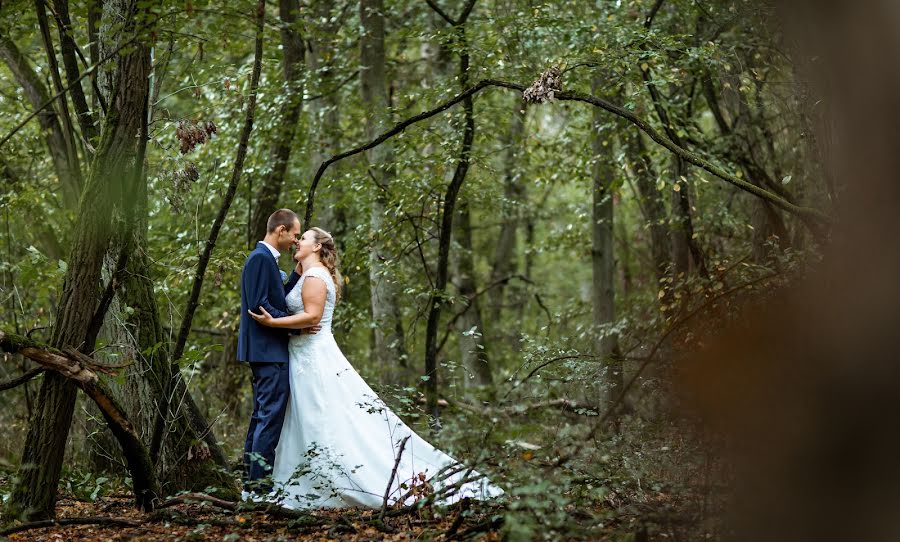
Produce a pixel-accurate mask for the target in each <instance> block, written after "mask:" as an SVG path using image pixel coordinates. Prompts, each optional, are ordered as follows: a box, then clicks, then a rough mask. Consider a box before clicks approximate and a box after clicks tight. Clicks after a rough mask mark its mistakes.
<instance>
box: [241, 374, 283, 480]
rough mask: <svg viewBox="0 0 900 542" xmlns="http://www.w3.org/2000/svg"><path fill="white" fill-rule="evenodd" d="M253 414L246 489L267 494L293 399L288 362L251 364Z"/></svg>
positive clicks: (246, 445)
mask: <svg viewBox="0 0 900 542" xmlns="http://www.w3.org/2000/svg"><path fill="white" fill-rule="evenodd" d="M250 369H251V370H252V371H253V415H252V416H251V418H250V428H249V429H248V430H247V440H246V441H245V442H244V489H245V490H246V491H256V492H259V493H266V492H268V491H269V490H271V489H272V483H271V475H272V468H273V466H274V465H275V447H276V446H278V440H279V438H281V427H282V425H283V424H284V413H285V411H286V410H287V403H288V398H289V396H290V393H291V391H290V378H289V374H290V372H289V371H290V365H289V364H288V363H251V364H250Z"/></svg>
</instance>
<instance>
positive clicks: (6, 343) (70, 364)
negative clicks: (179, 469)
mask: <svg viewBox="0 0 900 542" xmlns="http://www.w3.org/2000/svg"><path fill="white" fill-rule="evenodd" d="M0 350H3V351H6V352H9V353H20V354H22V355H23V356H25V357H27V358H30V359H31V360H33V361H35V362H37V363H39V364H40V365H42V366H43V367H44V368H45V369H52V370H54V371H56V372H58V373H60V374H62V375H63V376H65V377H66V378H69V379H71V380H74V381H75V383H76V384H78V386H79V387H80V388H81V389H82V390H84V392H85V393H86V394H87V395H88V396H89V397H90V398H91V399H93V401H94V402H95V403H96V404H97V406H98V407H99V408H100V412H101V413H102V414H103V418H104V419H105V420H106V423H107V426H108V427H109V429H110V430H111V431H112V433H113V435H114V436H115V437H116V440H118V442H119V445H120V446H121V447H122V454H123V455H124V456H125V460H126V462H127V464H128V470H129V473H130V474H131V478H132V480H133V487H134V495H135V501H136V504H137V506H138V507H139V508H141V509H142V510H144V511H147V512H149V511H151V510H153V507H154V506H155V504H156V500H157V498H158V495H159V493H160V491H159V483H158V481H157V479H156V472H155V470H154V469H153V464H152V462H151V461H150V454H149V453H148V451H147V448H146V447H145V446H144V444H143V442H142V441H141V438H140V436H139V435H138V434H137V432H136V431H135V429H134V426H133V425H132V424H131V422H130V421H129V419H128V416H127V415H126V414H125V410H124V409H123V408H122V407H121V406H120V405H119V404H118V402H116V400H115V398H114V396H113V394H112V393H111V392H110V391H109V390H108V389H107V388H106V385H105V384H104V383H103V382H102V381H101V380H100V377H99V376H98V375H97V373H95V372H94V371H93V370H91V369H90V368H89V367H86V366H85V365H86V364H85V363H82V361H81V359H80V357H79V358H75V357H72V356H68V355H65V354H64V353H63V352H60V351H59V350H56V349H55V348H52V347H50V346H47V345H45V344H42V343H38V342H36V341H33V340H31V339H29V338H28V337H23V336H21V335H16V334H13V333H6V332H4V331H0ZM93 364H95V365H98V366H102V365H101V364H99V363H96V362H94V363H93Z"/></svg>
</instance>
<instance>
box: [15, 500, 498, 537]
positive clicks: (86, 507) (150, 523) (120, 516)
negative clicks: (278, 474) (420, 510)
mask: <svg viewBox="0 0 900 542" xmlns="http://www.w3.org/2000/svg"><path fill="white" fill-rule="evenodd" d="M56 511H57V520H59V521H64V520H65V519H67V518H104V519H105V520H106V521H108V522H109V523H107V524H86V525H54V526H50V527H42V528H35V529H29V530H26V531H22V532H18V533H12V534H9V535H8V540H10V541H11V542H24V541H29V542H31V541H35V542H53V541H62V540H64V541H67V542H78V541H91V542H93V541H103V542H106V541H131V540H134V541H138V540H140V541H145V540H146V541H166V542H172V541H201V540H203V541H205V540H209V541H213V540H215V541H217V542H218V541H224V542H230V541H238V540H240V541H248V542H255V541H260V542H262V541H282V540H284V541H286V540H304V541H306V540H309V541H312V540H316V541H318V540H339V541H343V542H358V541H370V540H392V541H393V540H397V541H400V540H434V539H437V540H455V539H459V540H465V539H471V538H472V537H473V536H477V537H479V539H480V540H486V541H493V540H500V535H499V531H498V529H499V523H497V522H492V517H491V515H490V514H485V513H484V512H485V511H484V510H482V511H479V512H475V513H472V515H471V516H469V515H467V514H466V517H464V518H462V519H464V521H463V520H458V519H457V518H458V517H459V516H460V514H459V512H458V511H456V510H455V509H454V508H452V507H451V508H450V509H448V510H447V512H448V513H447V514H446V515H445V516H438V517H435V516H434V515H433V514H431V513H430V512H429V511H428V510H426V511H425V515H421V514H415V513H410V514H404V515H403V516H400V517H393V518H385V520H384V521H383V522H380V521H378V515H379V511H378V510H374V511H371V510H367V511H355V510H354V511H351V512H348V511H347V510H343V511H315V512H312V513H310V514H308V515H303V516H301V517H298V518H283V517H278V516H277V515H273V514H269V513H266V512H262V511H252V510H250V511H226V510H220V509H218V508H215V507H212V506H209V505H208V503H189V504H177V505H174V506H171V507H167V508H163V509H160V510H157V511H156V512H154V513H152V514H145V513H142V512H140V511H138V510H136V509H135V508H134V506H133V500H132V498H131V497H129V496H126V495H120V496H112V497H103V498H101V499H98V500H97V501H96V502H85V501H80V500H76V499H72V498H70V497H62V498H61V499H60V500H59V501H57V505H56ZM473 512H474V511H473ZM429 516H430V517H429ZM496 517H499V516H496ZM113 522H114V523H113ZM448 534H449V535H450V536H448ZM0 540H3V537H0Z"/></svg>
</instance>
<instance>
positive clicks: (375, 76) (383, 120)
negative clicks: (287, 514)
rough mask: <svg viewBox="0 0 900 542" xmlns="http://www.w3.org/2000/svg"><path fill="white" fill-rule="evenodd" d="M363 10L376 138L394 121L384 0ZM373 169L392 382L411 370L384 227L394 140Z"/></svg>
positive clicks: (380, 340) (376, 285)
mask: <svg viewBox="0 0 900 542" xmlns="http://www.w3.org/2000/svg"><path fill="white" fill-rule="evenodd" d="M359 16H360V22H361V26H362V31H363V34H362V36H361V37H360V40H359V43H360V59H359V60H360V75H359V77H360V88H361V92H362V99H363V102H364V103H366V104H367V105H368V107H369V111H370V114H369V115H367V116H366V135H367V136H368V137H370V138H374V137H375V136H377V135H378V134H380V133H382V132H384V131H386V130H387V129H388V128H389V127H390V122H391V113H390V108H391V104H390V98H389V96H388V86H387V84H388V81H387V75H386V73H385V72H386V64H385V50H384V2H383V0H361V1H360V4H359ZM368 159H369V173H370V175H371V176H372V178H373V180H374V181H375V184H377V185H378V188H377V189H376V193H375V198H374V200H373V202H372V208H371V211H370V214H369V228H370V231H371V234H370V235H371V240H372V247H371V250H370V257H369V280H370V288H371V303H372V321H373V323H374V326H375V327H374V334H375V352H374V353H375V359H376V360H377V362H378V363H379V365H381V367H382V373H381V374H383V375H385V376H384V377H385V378H386V380H387V381H388V382H392V381H396V380H398V379H400V378H402V376H401V375H405V373H406V372H407V355H406V345H405V340H404V335H403V323H402V321H401V317H400V306H399V304H398V301H397V297H398V293H397V290H398V286H397V284H396V282H395V280H394V277H393V271H392V270H391V268H390V266H389V265H387V262H389V261H391V260H392V259H393V258H392V253H393V251H394V249H395V247H394V246H393V243H392V241H393V239H394V236H393V235H391V234H390V232H385V231H384V216H385V213H386V212H387V204H388V199H387V190H388V189H389V188H390V184H391V180H392V178H393V177H394V168H393V164H392V162H393V145H392V144H391V143H390V142H386V143H383V144H381V145H379V146H377V147H375V148H374V149H372V150H370V151H369V152H368Z"/></svg>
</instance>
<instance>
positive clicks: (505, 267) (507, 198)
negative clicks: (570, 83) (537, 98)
mask: <svg viewBox="0 0 900 542" xmlns="http://www.w3.org/2000/svg"><path fill="white" fill-rule="evenodd" d="M525 108H526V106H525V104H524V103H522V100H520V99H518V97H516V100H515V103H514V104H513V108H512V109H513V110H512V119H511V121H510V125H509V132H508V134H507V139H506V142H505V143H506V154H505V155H504V157H503V200H502V201H501V206H500V210H501V215H502V217H503V219H502V223H501V225H500V235H499V237H498V238H497V246H496V247H495V249H494V261H493V265H492V266H491V284H492V285H493V286H492V288H491V290H490V291H489V292H488V299H489V300H490V303H489V308H488V321H490V322H499V321H500V315H501V312H502V310H503V305H504V302H505V296H504V293H505V291H506V285H507V283H506V279H507V278H508V277H509V276H510V275H512V274H513V273H515V272H516V269H517V267H518V261H517V258H518V252H517V248H518V236H519V227H520V225H521V224H520V222H521V221H522V212H521V209H522V206H523V205H524V204H525V203H526V201H525V198H526V186H525V183H524V182H522V177H521V171H522V164H520V163H519V161H520V160H521V156H522V147H523V141H524V135H525Z"/></svg>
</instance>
